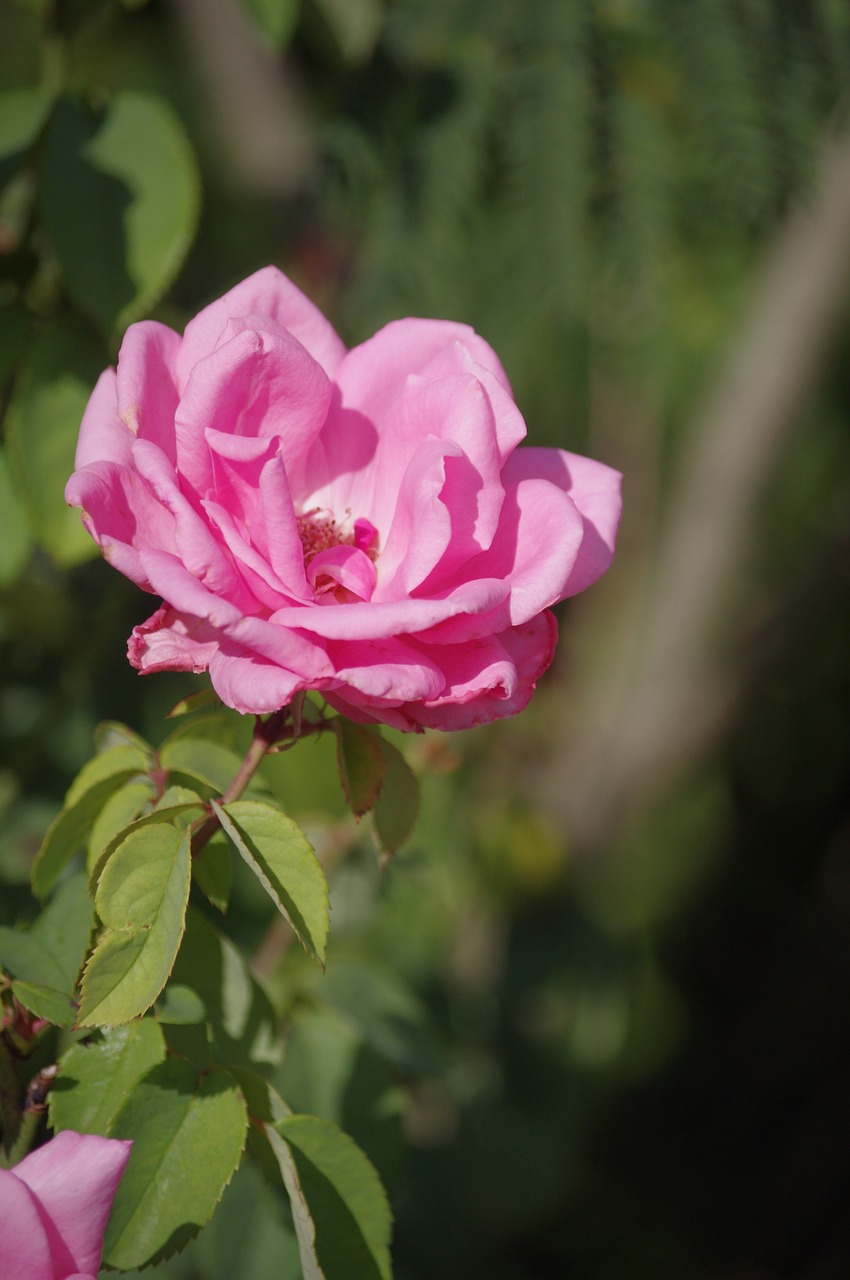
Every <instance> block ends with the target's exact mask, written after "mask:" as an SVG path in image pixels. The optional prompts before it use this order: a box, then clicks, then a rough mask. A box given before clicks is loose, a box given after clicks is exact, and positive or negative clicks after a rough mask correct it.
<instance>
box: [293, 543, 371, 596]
mask: <svg viewBox="0 0 850 1280" xmlns="http://www.w3.org/2000/svg"><path fill="white" fill-rule="evenodd" d="M307 579H308V581H309V583H310V585H311V587H312V588H313V590H314V591H315V592H316V594H317V596H319V598H320V600H322V601H323V600H325V599H331V598H332V599H337V600H339V599H340V598H342V599H344V600H346V601H349V600H351V599H356V600H371V598H372V592H373V591H374V589H375V565H374V563H373V562H372V561H371V560H370V559H369V557H368V556H367V555H366V554H365V552H363V551H361V550H360V549H359V548H358V547H347V546H338V547H328V548H327V549H326V550H325V551H320V552H318V554H317V555H315V556H314V557H313V559H312V560H311V561H310V567H309V569H308V570H307ZM323 580H324V581H323ZM339 589H341V591H342V592H343V596H342V597H340V596H339ZM323 593H324V594H323Z"/></svg>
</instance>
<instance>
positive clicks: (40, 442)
mask: <svg viewBox="0 0 850 1280" xmlns="http://www.w3.org/2000/svg"><path fill="white" fill-rule="evenodd" d="M105 363H106V353H105V352H104V351H103V349H102V348H101V346H100V344H99V343H98V342H96V341H95V339H94V337H93V336H92V335H90V334H89V333H88V331H87V329H86V326H85V325H81V324H80V322H79V320H73V319H70V318H64V319H61V320H58V321H57V322H56V323H55V324H53V325H51V326H50V328H48V329H45V330H44V331H43V332H42V333H40V334H39V335H38V337H37V338H36V339H35V341H34V342H33V343H32V345H31V347H30V349H29V351H28V353H27V356H26V359H25V360H24V362H23V364H22V367H21V371H20V373H19V375H18V378H17V381H16V383H15V386H14V388H13V391H12V396H11V399H10V401H9V407H8V409H7V411H6V420H5V430H6V445H7V449H8V461H9V465H10V467H11V470H12V477H13V480H14V482H15V484H16V486H17V488H18V490H19V493H20V496H21V498H22V500H23V502H24V505H25V507H26V510H27V513H28V516H29V521H30V524H31V526H32V529H33V532H34V533H35V535H36V537H37V538H38V539H39V541H40V542H41V543H42V545H43V546H44V547H45V548H46V549H47V551H49V553H50V555H51V556H52V557H53V559H54V560H55V561H56V562H57V563H58V564H60V565H63V566H69V565H73V564H77V563H78V562H80V561H81V560H85V559H88V558H89V557H91V556H93V555H95V554H96V551H97V548H96V546H95V544H94V542H93V541H92V539H91V538H90V537H89V535H88V534H87V533H86V531H85V529H84V528H83V526H82V524H81V523H80V516H79V512H77V511H74V510H72V509H71V508H70V507H68V506H67V505H66V503H65V497H64V493H65V483H66V481H67V479H68V476H69V475H70V474H71V472H72V471H73V469H74V451H75V449H76V443H77V435H78V433H79V429H80V419H81V418H82V416H83V410H84V409H85V407H86V404H87V402H88V398H89V395H90V394H91V389H92V387H93V385H94V383H95V381H96V379H97V377H98V375H99V374H100V371H101V370H102V368H103V366H104V364H105Z"/></svg>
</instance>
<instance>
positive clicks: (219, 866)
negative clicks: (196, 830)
mask: <svg viewBox="0 0 850 1280" xmlns="http://www.w3.org/2000/svg"><path fill="white" fill-rule="evenodd" d="M192 877H193V879H194V881H195V883H196V884H197V886H198V888H199V889H200V890H201V893H202V894H203V895H204V897H205V898H206V899H207V901H208V902H211V903H212V905H213V906H214V907H216V908H217V909H218V910H219V911H221V912H222V913H224V912H225V911H226V910H227V906H228V903H229V902H230V893H231V890H232V888H233V856H232V854H231V852H230V845H229V844H228V842H227V840H226V839H225V838H224V836H213V837H212V839H211V840H208V841H207V843H206V844H205V845H204V847H203V849H201V850H199V852H198V853H196V854H195V856H194V857H193V858H192Z"/></svg>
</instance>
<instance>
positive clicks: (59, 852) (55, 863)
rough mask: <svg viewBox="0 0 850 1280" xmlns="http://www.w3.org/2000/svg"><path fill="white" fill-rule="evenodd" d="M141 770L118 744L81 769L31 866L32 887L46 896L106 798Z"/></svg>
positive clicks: (81, 842) (126, 748)
mask: <svg viewBox="0 0 850 1280" xmlns="http://www.w3.org/2000/svg"><path fill="white" fill-rule="evenodd" d="M138 772H139V767H138V762H137V759H136V753H135V752H133V750H132V749H131V748H129V747H115V748H113V749H112V750H110V751H105V752H103V754H102V755H99V756H95V757H94V759H93V760H90V761H89V762H88V764H86V765H85V767H84V768H83V769H82V770H81V772H80V773H79V774H78V775H77V777H76V778H75V779H74V781H73V782H72V783H71V787H70V789H69V791H68V794H67V796H66V797H65V801H66V803H65V808H64V809H62V810H61V812H60V813H59V814H58V815H57V817H56V818H55V820H54V821H53V822H52V823H51V825H50V826H49V827H48V829H47V833H46V834H45V837H44V840H43V841H42V844H41V848H40V849H39V851H38V853H37V854H36V856H35V860H34V861H33V865H32V887H33V890H34V891H35V893H36V894H37V895H38V896H39V897H40V898H43V897H44V896H45V895H46V894H47V893H49V892H50V889H51V888H52V887H53V885H54V884H55V883H56V880H57V878H58V876H59V874H60V873H61V872H62V871H63V870H64V868H65V867H66V866H67V864H68V863H69V862H70V861H71V859H72V858H73V856H74V854H75V853H76V852H77V850H78V849H79V848H80V847H81V846H82V844H83V842H84V841H85V840H86V838H87V836H88V835H89V833H90V831H91V830H92V828H93V826H94V822H95V819H96V818H97V816H98V814H99V813H100V812H101V810H102V809H103V807H104V805H105V804H106V802H107V800H109V798H110V796H112V795H113V794H114V793H115V792H116V791H118V790H119V788H121V787H122V786H123V785H124V783H125V782H129V781H130V779H131V778H134V777H135V776H136V775H137V773H138Z"/></svg>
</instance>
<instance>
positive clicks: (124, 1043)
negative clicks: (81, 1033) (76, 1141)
mask: <svg viewBox="0 0 850 1280" xmlns="http://www.w3.org/2000/svg"><path fill="white" fill-rule="evenodd" d="M164 1058H165V1041H164V1040H163V1038H162V1032H161V1031H160V1029H159V1026H158V1024H157V1023H156V1022H155V1021H154V1019H153V1018H141V1019H138V1020H137V1021H135V1022H129V1023H127V1024H125V1025H124V1026H120V1027H108V1028H106V1029H105V1030H104V1031H103V1032H102V1034H101V1036H100V1038H99V1039H97V1040H96V1041H94V1043H92V1044H85V1043H83V1044H75V1045H73V1046H72V1047H71V1048H70V1049H69V1050H68V1051H67V1053H65V1054H63V1056H62V1058H61V1060H60V1063H59V1075H58V1076H57V1078H56V1080H55V1082H54V1084H53V1088H52V1089H51V1091H50V1123H51V1125H52V1127H53V1128H54V1129H56V1130H60V1129H76V1131H77V1132H78V1133H97V1134H100V1136H101V1137H104V1138H108V1137H109V1135H110V1133H111V1131H112V1125H113V1123H114V1121H115V1117H116V1116H117V1115H118V1112H119V1111H120V1110H121V1108H122V1107H123V1105H124V1103H125V1102H126V1101H127V1099H128V1098H129V1096H130V1094H131V1093H132V1091H133V1089H134V1088H135V1086H136V1085H137V1084H138V1082H139V1080H141V1078H142V1076H143V1075H145V1074H146V1073H147V1072H148V1071H150V1069H151V1067H155V1066H156V1065H157V1063H159V1062H162V1061H163V1060H164Z"/></svg>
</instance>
